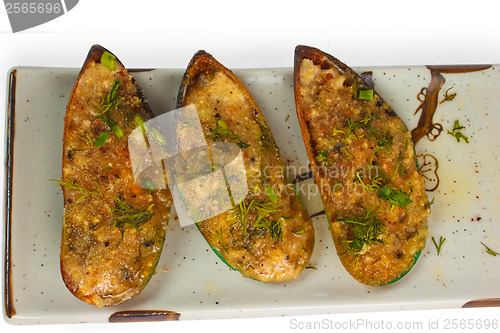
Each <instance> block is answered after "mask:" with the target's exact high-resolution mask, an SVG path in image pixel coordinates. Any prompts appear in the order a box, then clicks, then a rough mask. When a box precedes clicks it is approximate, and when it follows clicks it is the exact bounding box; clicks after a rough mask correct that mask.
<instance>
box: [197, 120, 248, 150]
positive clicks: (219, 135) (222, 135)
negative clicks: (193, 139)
mask: <svg viewBox="0 0 500 333" xmlns="http://www.w3.org/2000/svg"><path fill="white" fill-rule="evenodd" d="M205 138H207V139H212V140H214V141H232V142H234V143H236V144H237V145H238V147H240V148H248V147H250V145H249V144H247V143H245V142H243V141H242V140H241V138H240V137H239V136H238V135H236V134H235V133H234V132H232V131H230V130H229V126H228V125H227V122H226V121H225V120H224V119H219V120H217V123H216V127H215V128H214V129H211V130H210V134H209V135H207V136H206V137H205Z"/></svg>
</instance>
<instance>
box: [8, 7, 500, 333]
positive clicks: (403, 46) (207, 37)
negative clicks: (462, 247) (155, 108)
mask: <svg viewBox="0 0 500 333" xmlns="http://www.w3.org/2000/svg"><path fill="white" fill-rule="evenodd" d="M341 2H342V4H337V3H335V2H334V1H319V0H314V1H310V0H309V1H308V0H303V1H287V2H286V3H285V2H272V1H271V0H267V1H260V0H259V1H257V0H252V1H246V2H241V3H239V2H237V1H216V0H211V1H209V0H206V1H183V2H181V1H175V2H172V3H170V2H168V1H138V0H136V1H131V0H127V1H124V0H122V1H118V0H115V1H103V0H80V3H79V4H78V5H77V6H76V7H75V8H74V9H73V10H72V11H70V12H68V13H67V14H66V15H64V16H62V17H60V18H58V19H56V20H54V21H51V22H49V23H46V24H44V25H41V26H39V27H35V28H32V29H30V30H28V31H25V32H20V33H16V34H13V33H12V32H11V29H10V25H9V22H8V18H7V14H6V13H5V10H4V8H3V7H0V8H1V9H0V105H6V101H5V96H6V94H5V92H6V81H7V77H6V75H7V71H8V69H9V68H11V67H14V66H54V67H74V68H78V67H80V66H81V65H82V63H83V60H84V58H85V56H86V54H87V52H88V49H89V48H90V46H91V45H92V44H95V43H99V44H101V45H103V46H105V47H106V48H109V49H110V50H111V51H113V52H114V53H116V54H117V55H118V56H119V57H120V59H121V60H122V61H123V62H124V63H125V64H126V66H128V67H136V68H137V67H144V68H151V67H161V68H185V67H186V65H187V63H188V62H189V60H190V59H191V57H192V55H193V54H194V53H195V52H196V51H197V50H199V49H205V50H207V51H208V52H210V53H212V54H213V55H214V56H215V57H216V58H217V59H218V60H220V61H221V62H222V63H223V64H225V65H226V66H227V67H229V68H270V67H291V66H292V64H293V62H292V61H293V50H294V47H295V45H297V44H305V45H311V46H315V47H318V48H320V49H323V50H325V51H326V52H328V53H331V54H333V55H335V56H336V57H338V58H340V59H341V60H343V61H344V62H345V63H347V64H349V65H351V66H354V67H355V66H364V67H366V66H381V65H384V66H393V65H426V64H464V63H467V64H477V63H488V64H500V16H499V13H500V12H499V8H500V5H497V4H496V3H498V1H438V0H431V1H427V0H425V1H381V0H378V1H341ZM4 117H5V116H3V117H2V116H0V119H1V122H2V123H1V124H0V137H1V138H4V136H5V134H4V133H5V120H4ZM3 149H4V145H2V152H1V156H4V155H5V153H4V150H3ZM0 174H1V176H0V177H1V180H2V183H3V180H4V175H3V172H2V173H0ZM0 193H1V194H0V196H1V198H0V200H1V202H3V191H0ZM2 216H3V214H2ZM499 222H500V221H499ZM3 229H4V228H3V224H2V231H3ZM3 241H4V238H3V236H2V249H3V248H4V246H3ZM498 260H499V264H500V257H498ZM2 268H3V267H2ZM2 275H3V274H2ZM499 283H500V279H499ZM2 287H3V286H2ZM492 296H497V297H500V295H492ZM2 301H3V296H2ZM423 308H425V306H423ZM446 318H448V319H455V318H456V319H460V318H466V319H467V318H470V319H474V320H475V319H486V318H489V319H494V318H496V319H497V320H498V319H500V309H499V308H490V309H469V310H462V309H452V310H450V309H443V310H432V311H431V310H422V311H398V312H381V313H355V314H337V315H318V316H312V317H311V316H308V317H305V316H304V317H293V318H292V317H282V318H261V319H231V320H208V321H180V322H168V323H148V324H119V325H118V324H113V325H111V324H105V325H100V324H99V325H98V324H92V325H50V326H42V327H39V326H38V327H34V326H12V325H8V324H6V323H5V322H3V321H1V320H0V330H1V331H2V332H5V329H7V330H8V331H9V332H10V331H12V332H27V331H34V330H36V331H37V332H39V331H40V330H41V331H42V332H59V331H62V332H65V331H69V330H71V331H75V332H79V331H87V330H89V329H90V330H97V331H104V330H113V331H115V330H116V331H118V330H119V331H120V332H127V331H137V330H148V331H150V330H165V331H168V332H178V331H184V330H194V329H198V330H202V331H208V332H212V331H216V330H217V331H222V332H225V331H230V330H231V331H232V332H240V331H241V332H249V331H256V330H257V331H262V330H265V331H266V332H270V331H272V330H274V331H279V332H282V331H285V332H286V331H298V330H297V329H295V330H294V329H292V328H293V326H294V325H292V324H291V322H290V321H291V320H296V321H300V322H306V321H323V320H328V321H330V320H332V321H334V322H338V323H349V321H356V320H359V319H363V320H369V321H371V322H378V323H380V322H381V321H384V322H388V321H391V322H392V323H393V324H395V323H396V322H397V321H402V322H422V323H423V327H424V329H425V328H427V327H428V324H429V322H434V321H436V320H440V321H441V323H440V324H441V326H442V324H443V323H444V319H446ZM327 328H328V327H327ZM360 328H361V329H359V330H354V331H364V330H363V329H362V328H363V327H360ZM324 331H336V330H335V329H334V327H332V329H325V330H324ZM379 331H382V330H379ZM490 331H492V330H490ZM497 331H500V330H497Z"/></svg>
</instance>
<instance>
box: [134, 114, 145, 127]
mask: <svg viewBox="0 0 500 333" xmlns="http://www.w3.org/2000/svg"><path fill="white" fill-rule="evenodd" d="M134 120H135V123H136V124H137V126H143V125H144V119H142V117H141V116H139V115H137V116H135V118H134Z"/></svg>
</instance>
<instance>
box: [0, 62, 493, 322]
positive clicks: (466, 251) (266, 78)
mask: <svg viewBox="0 0 500 333" xmlns="http://www.w3.org/2000/svg"><path fill="white" fill-rule="evenodd" d="M474 69H475V71H473V70H474ZM357 70H358V72H362V71H364V70H366V69H357ZM370 70H371V71H373V76H372V77H373V81H374V83H375V88H376V90H377V91H378V92H379V93H380V94H381V96H383V98H384V99H385V100H386V101H387V102H388V103H389V104H391V105H392V106H393V108H394V109H395V110H396V112H397V113H398V114H399V116H400V117H401V118H402V119H403V121H404V122H405V123H406V124H407V126H408V128H409V129H413V128H415V127H417V124H418V123H419V119H420V117H421V115H422V114H425V115H426V117H422V124H423V123H424V120H427V122H426V124H427V125H428V126H427V125H426V127H425V128H427V129H429V128H433V131H432V132H431V134H430V135H429V136H424V137H422V139H421V140H420V141H419V142H418V144H417V146H416V151H417V154H419V155H426V158H425V161H424V163H422V162H423V160H422V159H421V160H420V161H421V165H422V170H423V171H424V175H425V176H426V177H427V178H428V179H427V186H428V188H429V189H430V188H432V187H435V186H436V185H437V183H438V181H437V178H436V176H435V173H436V172H437V175H438V176H439V186H438V187H437V188H436V189H435V190H434V191H432V192H429V197H430V198H432V197H434V198H435V203H434V204H433V206H432V213H431V216H430V218H429V227H430V237H429V241H428V242H427V247H426V248H425V249H424V251H423V252H422V255H421V256H420V259H419V261H418V263H417V264H416V266H415V267H414V268H413V269H412V270H411V271H410V272H409V274H408V275H407V276H406V277H404V278H403V279H402V280H401V281H399V282H397V283H395V284H392V285H389V286H384V287H368V286H364V285H362V284H360V283H358V282H356V281H355V280H354V279H353V278H352V277H351V276H350V275H349V274H348V273H347V272H346V271H345V270H344V268H343V267H342V265H341V263H340V260H339V259H338V257H337V254H336V251H335V247H334V245H333V242H332V239H331V236H330V233H329V230H328V227H327V223H326V219H325V216H324V215H317V216H316V217H315V218H314V226H315V228H316V246H315V250H314V254H313V256H312V258H311V261H310V266H311V267H314V269H306V270H305V271H304V272H303V273H302V274H301V276H300V277H299V278H298V279H297V280H295V281H289V282H284V283H268V284H264V283H261V282H258V281H253V280H250V279H245V278H242V277H241V275H240V274H239V273H238V272H234V271H230V270H229V268H228V267H227V266H225V265H224V264H223V263H222V262H221V261H220V260H219V259H218V258H217V256H216V255H215V254H214V253H213V252H212V250H211V249H210V248H209V246H208V245H207V243H206V241H205V240H204V239H203V237H202V236H201V235H200V233H199V232H198V230H197V229H196V227H195V226H193V225H191V226H188V227H184V228H181V227H180V226H179V224H178V221H176V220H175V219H172V221H171V223H170V228H169V230H168V232H167V238H166V241H165V247H164V249H163V255H162V256H161V260H160V263H159V265H158V267H157V272H156V274H155V276H154V277H153V278H152V280H151V281H150V283H149V285H148V286H147V287H146V288H145V289H144V291H143V292H142V293H141V294H139V295H138V296H136V297H135V298H133V299H132V300H130V301H128V302H125V303H124V304H121V305H118V306H115V307H110V308H102V309H98V308H96V307H93V306H90V305H87V304H85V303H83V302H81V301H80V300H78V299H76V298H75V297H73V296H72V295H71V293H70V292H69V291H68V290H67V289H66V287H65V286H64V283H63V281H62V279H61V275H60V271H59V248H60V240H61V223H62V215H63V198H62V193H61V191H60V190H59V187H58V186H57V184H56V183H55V182H51V181H50V179H59V178H60V177H61V154H62V153H61V152H62V134H63V120H64V119H63V118H64V114H65V109H66V104H67V102H68V100H69V96H70V93H71V90H72V88H73V85H74V83H75V81H76V78H77V75H78V72H79V70H78V69H62V68H27V67H20V68H15V69H13V70H12V72H11V73H10V75H9V91H8V94H9V105H8V106H7V127H8V128H7V131H6V132H7V175H6V181H7V191H6V204H7V207H6V217H5V222H6V242H5V243H6V249H5V259H6V261H5V262H6V277H5V290H4V292H5V293H4V295H6V299H5V301H6V306H5V308H6V316H7V317H9V316H10V319H8V320H9V322H11V323H16V324H36V323H61V322H75V323H80V322H105V321H108V320H109V318H110V316H111V315H112V314H113V313H116V312H119V311H132V310H157V311H159V312H156V313H143V312H131V313H128V312H125V313H120V315H119V316H115V317H113V318H114V320H121V319H123V318H125V319H124V320H127V319H128V320H140V319H141V318H142V319H146V320H151V319H160V320H165V319H172V318H173V319H177V316H176V315H170V314H171V313H170V312H165V311H173V312H175V313H177V314H180V319H204V318H235V317H251V316H259V317H263V316H280V315H299V314H300V315H305V314H320V313H332V312H350V311H356V312H359V311H369V310H377V311H381V310H397V309H430V308H449V307H461V306H464V304H466V303H468V302H470V301H473V300H482V299H489V300H487V301H480V302H478V303H469V304H471V305H478V306H499V305H500V303H499V301H498V299H494V298H495V297H497V298H498V297H500V284H498V279H499V277H500V265H499V260H500V259H499V257H494V256H492V255H489V254H487V253H486V252H485V248H484V247H483V245H481V242H483V243H484V244H486V245H488V246H489V247H490V248H492V249H494V250H496V251H500V228H499V227H498V222H499V221H500V208H499V207H500V167H499V166H500V161H499V154H500V112H499V110H498V108H499V105H500V93H499V92H500V90H499V89H500V87H499V85H500V72H499V69H498V67H496V66H491V67H489V68H487V69H484V68H483V69H481V68H479V67H478V68H470V67H462V66H456V67H453V66H444V67H440V68H437V67H424V66H422V67H412V68H402V67H398V68H396V67H392V68H374V69H370ZM131 72H132V73H133V75H134V77H135V78H136V79H137V81H138V82H139V84H140V85H141V86H142V88H143V90H144V92H145V94H146V96H147V98H148V100H149V101H150V104H151V107H152V109H153V110H154V111H155V112H156V113H157V114H161V113H164V112H167V111H169V110H172V109H174V108H175V98H176V95H177V90H178V86H179V83H180V80H181V77H182V74H183V72H184V70H168V69H157V70H135V71H134V70H132V71H131ZM235 73H236V74H237V75H238V76H239V78H240V79H241V80H242V81H243V83H244V84H245V85H246V86H247V87H248V89H249V90H250V92H251V93H252V95H253V96H254V98H255V100H256V101H257V103H258V104H259V106H260V107H261V109H262V111H263V113H264V115H265V117H266V119H267V120H268V122H269V125H270V127H271V129H272V132H273V134H274V136H275V138H276V141H277V144H278V146H279V148H280V150H281V153H282V156H283V157H284V159H285V161H286V162H287V164H288V165H289V168H290V176H291V178H294V177H296V176H297V175H298V174H300V173H305V172H307V171H309V168H308V160H307V156H306V152H305V148H304V144H303V142H302V137H301V134H300V129H299V125H298V121H297V116H296V113H295V104H294V98H293V87H292V77H293V69H290V68H283V69H274V70H273V69H263V70H249V69H245V70H236V71H235ZM449 88H451V89H450V90H449V91H448V94H449V95H451V94H453V93H456V97H455V98H454V99H453V100H451V101H446V102H443V103H440V104H439V102H441V101H442V100H443V98H444V95H445V92H446V91H447V89H449ZM436 101H437V103H436ZM416 111H417V112H416ZM455 120H460V124H461V125H463V126H465V128H464V129H463V130H462V132H463V133H464V134H465V135H467V136H468V138H469V141H470V143H469V144H467V143H465V142H464V141H461V142H460V143H458V142H457V141H456V139H455V137H453V136H451V135H448V134H447V130H451V129H452V128H453V124H454V122H455ZM429 126H430V127H429ZM439 129H442V132H439ZM424 133H425V132H424ZM436 134H440V135H436ZM433 135H434V136H435V137H434V136H433ZM431 139H432V141H431ZM297 186H298V190H299V194H300V195H301V196H302V198H303V199H304V201H305V202H306V206H307V208H308V211H309V213H310V214H311V215H313V214H315V213H318V212H319V211H321V210H322V205H321V202H320V199H319V197H318V190H317V187H316V185H315V184H314V180H313V179H308V180H305V181H301V182H299V183H298V184H297ZM431 236H433V237H434V238H436V239H437V240H439V238H440V237H445V238H446V241H445V242H444V244H443V246H442V250H441V254H440V255H439V256H438V255H437V254H436V248H435V246H434V244H433V242H432V240H431Z"/></svg>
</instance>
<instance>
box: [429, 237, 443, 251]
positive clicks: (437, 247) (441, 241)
mask: <svg viewBox="0 0 500 333" xmlns="http://www.w3.org/2000/svg"><path fill="white" fill-rule="evenodd" d="M445 241H446V238H444V237H442V236H440V237H439V245H438V243H437V242H436V240H435V239H434V237H432V242H433V243H434V246H435V247H436V250H437V255H439V254H440V253H441V247H442V246H443V244H444V242H445Z"/></svg>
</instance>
